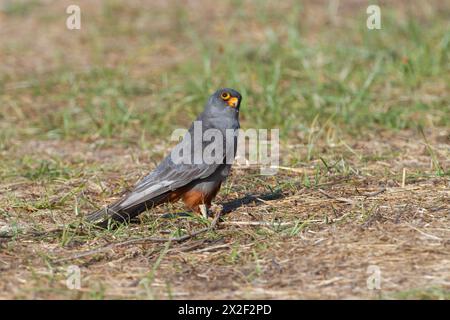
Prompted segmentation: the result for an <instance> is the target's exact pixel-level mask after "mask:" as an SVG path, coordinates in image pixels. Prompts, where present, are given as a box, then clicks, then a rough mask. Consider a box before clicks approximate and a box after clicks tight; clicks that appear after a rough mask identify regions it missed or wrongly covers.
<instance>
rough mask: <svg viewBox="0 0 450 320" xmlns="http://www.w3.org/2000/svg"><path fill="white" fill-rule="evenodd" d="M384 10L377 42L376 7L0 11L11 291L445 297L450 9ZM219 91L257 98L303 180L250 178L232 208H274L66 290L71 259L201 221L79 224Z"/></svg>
mask: <svg viewBox="0 0 450 320" xmlns="http://www.w3.org/2000/svg"><path fill="white" fill-rule="evenodd" d="M376 3H378V4H379V5H380V7H381V15H382V21H381V23H382V29H381V30H368V29H367V27H366V20H367V16H368V15H367V14H366V9H367V6H368V5H369V4H374V1H360V0H345V1H344V0H341V1H338V0H329V1H325V0H321V1H313V0H303V1H293V0H291V1H282V2H277V1H267V0H265V1H264V0H259V1H258V0H253V1H239V0H234V1H228V2H224V1H221V2H219V1H196V0H191V1H174V0H171V1H163V0H155V1H138V0H130V1H126V2H125V1H118V0H113V1H98V0H94V1H92V0H82V1H76V3H74V1H66V0H63V1H53V0H29V1H24V0H18V1H13V0H0V235H1V232H4V230H8V232H9V231H12V233H13V238H11V239H6V240H4V242H1V241H0V249H1V248H6V250H0V262H1V264H0V297H15V298H17V297H19V298H23V297H26V298H31V299H35V298H49V297H52V298H53V297H58V298H59V297H70V298H80V297H82V298H86V297H87V298H104V297H113V298H117V297H119V298H121V297H132V298H136V297H138V298H139V297H141V298H142V297H144V298H154V297H168V298H172V297H173V296H174V297H189V298H193V297H194V298H199V297H200V298H203V299H205V298H207V299H209V298H211V297H219V298H230V297H244V298H252V297H253V298H261V297H262V298H267V297H269V298H286V297H288V298H293V297H295V298H299V297H300V298H313V299H317V298H324V297H328V298H355V297H356V298H380V297H381V298H385V297H391V296H392V297H399V298H439V299H445V298H448V297H449V290H448V279H449V274H450V271H449V269H448V265H449V264H448V263H447V264H446V263H445V261H449V259H450V258H449V254H448V250H446V246H448V230H449V227H448V226H449V215H448V212H449V203H448V190H449V189H448V181H449V179H448V177H449V176H450V171H449V170H450V156H449V152H450V148H449V146H450V135H449V133H450V132H449V127H450V126H449V124H450V123H449V122H450V121H449V119H450V103H449V101H450V99H449V85H450V64H449V52H450V50H449V49H450V20H449V17H450V3H449V2H448V1H438V0H433V1H419V0H414V1H406V0H401V1H394V0H392V1H376ZM72 4H77V5H79V6H80V8H81V30H68V29H67V28H66V18H67V17H68V14H66V8H67V6H69V5H72ZM222 86H229V87H233V88H235V89H237V90H239V91H240V92H241V93H242V94H243V96H244V101H243V105H242V112H241V124H242V127H243V128H279V129H280V134H281V136H280V138H281V140H280V142H281V143H282V145H281V162H282V164H283V165H284V166H286V167H287V168H284V169H283V170H280V171H279V172H278V174H277V175H275V176H265V177H264V176H260V175H259V174H258V173H257V172H256V171H255V170H247V169H246V168H241V167H238V166H235V167H234V170H233V174H232V175H231V176H230V178H229V179H228V180H227V183H226V184H225V185H224V186H223V187H222V189H221V191H220V193H219V195H218V198H217V199H216V203H218V204H227V203H229V202H237V203H239V202H240V201H241V200H242V199H244V198H245V196H247V195H252V196H253V197H254V199H258V201H259V200H260V198H261V199H263V200H261V201H260V202H258V201H256V200H255V201H250V202H249V203H247V204H243V205H242V206H240V207H238V208H235V209H234V210H233V211H232V212H230V213H229V214H228V215H227V216H226V217H225V221H224V222H223V224H222V223H221V228H220V230H218V231H217V232H211V234H208V235H207V236H206V235H205V238H203V237H199V239H196V240H193V242H194V245H193V246H192V247H189V248H187V247H188V246H191V244H192V242H191V243H187V244H186V247H183V248H185V249H186V248H187V249H186V250H184V249H183V250H180V252H178V253H177V248H180V247H179V246H178V245H177V246H175V245H174V247H173V248H171V249H170V252H169V253H168V252H167V251H166V249H167V248H168V247H165V245H164V246H163V247H164V248H165V249H163V247H161V246H159V245H157V244H155V245H151V244H147V245H145V246H144V245H142V246H141V245H138V246H132V247H131V246H130V247H129V248H122V249H120V250H119V249H118V250H116V249H114V250H113V251H115V252H108V253H107V254H105V255H103V258H105V259H102V258H101V257H92V258H93V259H92V260H91V259H90V257H87V258H86V259H87V260H86V261H85V262H83V263H82V269H83V274H88V275H89V276H88V277H86V278H83V290H81V291H74V290H67V288H66V287H65V284H66V282H65V280H66V278H65V277H66V270H65V269H58V265H55V263H54V259H55V258H61V257H64V256H66V254H69V252H73V251H78V252H80V250H81V251H82V250H88V249H91V248H93V247H95V246H97V245H99V246H100V245H107V244H111V243H113V242H115V241H120V240H128V239H131V238H136V237H144V236H156V235H158V236H164V237H166V236H168V234H167V232H173V234H174V235H182V234H187V233H190V232H191V231H192V230H194V229H195V228H196V227H197V226H198V224H201V225H203V222H198V221H196V219H195V218H193V219H192V220H191V219H189V220H185V219H179V220H178V219H175V220H173V221H172V220H171V219H161V218H160V216H161V215H162V214H163V213H167V212H168V211H169V212H176V211H178V209H179V210H180V211H181V210H185V208H183V207H182V206H178V204H174V205H170V206H167V207H160V208H156V209H155V210H151V211H149V212H147V213H146V214H143V215H142V223H140V224H133V225H126V226H122V227H121V228H118V229H117V230H88V231H87V234H84V233H83V234H77V233H76V231H75V232H73V231H71V230H70V229H69V228H68V227H67V226H68V224H69V223H72V222H74V220H75V219H80V218H81V216H82V215H83V214H85V213H87V212H89V211H91V210H93V208H98V207H99V206H102V205H104V204H107V203H110V202H111V201H112V198H115V197H118V195H120V193H122V192H123V191H124V190H127V189H128V188H129V187H130V186H132V185H133V184H134V183H135V182H136V180H138V179H139V177H142V176H144V175H145V174H147V173H148V171H149V170H150V169H151V168H152V167H153V166H154V165H155V164H156V163H157V162H158V160H159V159H160V157H162V156H163V155H164V154H167V150H168V146H169V145H170V144H171V142H170V141H169V137H170V134H171V133H172V130H173V129H175V128H180V127H181V128H185V127H187V126H188V125H189V124H190V122H191V121H192V120H193V119H194V118H195V117H196V115H197V114H198V113H199V112H200V111H201V110H202V108H203V104H204V103H205V101H206V99H207V97H208V96H209V95H210V94H211V93H212V92H213V91H214V90H215V89H216V88H217V87H222ZM286 169H287V170H286ZM380 190H381V191H380ZM383 190H384V192H383ZM279 191H281V192H282V193H283V197H284V198H281V199H273V198H267V199H269V200H264V199H266V198H263V196H264V195H267V194H269V195H273V194H275V193H277V192H279ZM270 199H272V200H270ZM350 204H351V205H350ZM233 222H234V223H237V224H236V225H233V224H232V223H233ZM246 222H249V223H250V224H245V223H246ZM260 222H261V223H263V224H262V225H261V226H259V225H258V223H260ZM227 223H228V224H227ZM239 223H240V224H239ZM242 223H243V224H242ZM251 223H256V225H252V224H251ZM264 223H267V225H265V224H264ZM281 223H286V224H287V225H285V226H284V227H282V225H281ZM59 226H62V227H63V228H64V232H63V233H62V234H58V233H55V234H53V235H49V234H47V233H46V232H44V233H41V234H43V235H44V236H43V237H42V238H41V237H39V236H38V237H36V238H35V239H32V240H28V239H27V240H26V241H24V240H23V238H22V237H23V236H27V235H28V231H27V230H37V231H39V232H40V231H48V230H52V229H54V228H55V227H59ZM16 237H17V238H16ZM0 240H3V239H0ZM216 241H217V242H216ZM222 242H223V243H222ZM195 243H197V244H198V245H199V247H198V248H199V251H196V249H195V248H196V247H195V246H196V244H195ZM215 244H217V247H215ZM180 245H181V246H183V244H180ZM211 245H212V246H213V248H215V249H214V251H211V252H207V251H202V250H209V249H211V247H209V246H211ZM200 248H202V249H201V250H200ZM216 249H217V251H216ZM160 253H161V255H159V254H160ZM166 253H168V254H167V255H166V256H165V254H166ZM207 253H208V254H207ZM209 253H211V254H209ZM163 258H164V259H163ZM67 263H73V262H72V261H67ZM159 263H162V265H161V267H160V269H161V270H160V272H156V269H157V268H158V266H159ZM367 264H368V265H373V264H376V265H380V267H382V268H383V284H382V286H383V291H382V292H381V291H376V292H375V291H374V292H372V291H368V290H367V288H366V283H367V282H366V278H367V272H366V267H367V266H366V265H367ZM58 270H59V271H58ZM149 270H152V271H151V272H150V273H149ZM180 270H184V271H183V273H180V272H181V271H180ZM180 274H181V275H182V276H180ZM200 275H202V277H200ZM145 279H146V280H147V282H143V280H145ZM205 279H208V281H205ZM153 281H154V283H153ZM142 284H144V286H142ZM142 287H144V289H145V290H143V288H142ZM152 290H154V291H152ZM166 291H167V292H166Z"/></svg>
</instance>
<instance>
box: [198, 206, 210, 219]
mask: <svg viewBox="0 0 450 320" xmlns="http://www.w3.org/2000/svg"><path fill="white" fill-rule="evenodd" d="M199 208H200V212H201V213H202V216H203V218H205V219H208V208H207V207H206V205H204V204H200V205H199Z"/></svg>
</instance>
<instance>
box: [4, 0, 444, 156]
mask: <svg viewBox="0 0 450 320" xmlns="http://www.w3.org/2000/svg"><path fill="white" fill-rule="evenodd" d="M378 3H379V5H380V6H381V13H382V29H381V30H368V29H367V28H366V19H367V14H366V8H367V6H368V4H372V2H370V3H369V2H367V1H356V0H351V1H335V0H330V1H284V2H283V3H278V2H274V1H238V0H235V1H230V2H227V3H216V2H214V3H213V2H207V1H189V2H180V1H127V2H122V1H78V2H77V4H78V5H79V6H80V8H81V21H82V22H81V30H68V29H67V28H66V27H65V20H66V18H67V16H68V15H67V14H66V13H65V8H66V7H67V6H68V5H69V4H72V2H71V1H44V0H31V1H23V0H22V1H9V0H7V1H2V6H1V11H0V18H1V19H0V23H1V24H0V61H1V64H0V92H1V95H0V105H1V113H0V129H1V130H0V148H2V149H7V148H8V147H9V146H10V145H12V144H14V143H15V141H17V139H21V140H27V139H63V140H65V139H68V140H79V139H81V140H92V139H97V138H99V137H101V138H103V139H104V141H105V143H107V144H108V143H109V142H112V141H113V142H114V143H123V144H138V145H139V144H141V145H142V146H143V147H149V144H148V143H149V142H154V141H155V140H156V139H161V140H166V138H167V136H168V135H169V134H170V133H171V131H172V130H173V129H174V128H177V127H185V126H187V125H188V124H189V123H190V121H191V120H192V119H193V118H194V117H195V115H196V114H197V113H198V112H199V111H200V110H202V107H203V104H204V102H205V100H206V97H207V96H208V95H209V94H210V93H211V92H212V91H214V90H215V89H216V88H217V87H220V86H230V87H233V88H236V89H238V90H239V91H241V92H242V94H243V95H244V99H245V100H244V105H243V107H242V118H243V119H242V125H243V127H244V128H250V127H255V128H280V130H281V138H282V140H283V142H285V143H295V142H296V141H302V140H303V139H305V137H307V136H308V134H309V133H310V129H311V126H312V125H314V126H318V127H320V128H323V129H325V130H329V129H331V130H333V131H334V132H337V134H343V135H348V134H350V135H352V136H355V137H357V136H358V135H360V134H364V132H368V131H371V132H375V131H376V130H378V129H381V130H385V129H387V130H402V129H408V128H417V127H418V126H422V127H424V128H426V129H427V128H435V127H448V125H449V118H450V115H449V114H450V112H449V111H450V108H449V96H448V92H449V83H450V72H449V71H450V67H449V52H450V50H449V49H450V31H449V19H448V18H449V16H450V4H449V3H448V2H447V3H446V2H445V1H380V2H378Z"/></svg>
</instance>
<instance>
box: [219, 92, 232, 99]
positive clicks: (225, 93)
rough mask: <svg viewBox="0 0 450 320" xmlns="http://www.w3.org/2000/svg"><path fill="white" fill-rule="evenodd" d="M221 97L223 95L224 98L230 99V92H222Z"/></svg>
mask: <svg viewBox="0 0 450 320" xmlns="http://www.w3.org/2000/svg"><path fill="white" fill-rule="evenodd" d="M220 97H221V98H222V99H223V100H228V99H230V94H229V93H228V92H222V94H221V95H220Z"/></svg>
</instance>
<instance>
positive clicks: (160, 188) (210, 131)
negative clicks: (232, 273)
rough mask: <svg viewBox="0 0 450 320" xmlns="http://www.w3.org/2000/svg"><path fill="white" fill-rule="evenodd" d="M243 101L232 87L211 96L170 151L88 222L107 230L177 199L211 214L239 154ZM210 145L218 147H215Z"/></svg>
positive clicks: (89, 216)
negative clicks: (216, 198)
mask: <svg viewBox="0 0 450 320" xmlns="http://www.w3.org/2000/svg"><path fill="white" fill-rule="evenodd" d="M241 101H242V96H241V94H240V93H239V92H237V91H236V90H234V89H230V88H223V89H219V90H217V91H216V92H215V93H213V94H212V95H211V96H210V97H209V99H208V101H207V103H206V105H205V108H204V111H203V112H202V113H201V114H200V115H199V116H198V117H197V119H196V121H194V122H193V123H192V125H191V127H190V128H189V130H188V131H187V133H186V134H185V136H184V137H183V139H182V140H181V141H180V142H179V143H178V145H177V146H175V148H174V149H173V150H172V152H171V153H170V154H169V155H168V156H167V157H166V158H164V159H163V160H162V161H161V163H160V164H159V165H158V166H157V167H156V168H155V169H154V170H153V171H152V172H150V174H148V175H147V176H146V177H144V178H143V179H142V180H141V181H139V182H138V183H137V184H136V185H135V187H134V188H133V189H132V190H131V191H130V192H129V193H128V194H126V195H125V196H124V197H123V198H122V199H120V200H119V201H117V202H115V203H113V204H111V205H109V206H107V207H105V208H102V209H100V210H98V211H95V212H93V213H91V214H89V215H87V216H86V220H87V221H89V222H91V223H96V224H98V225H103V226H106V225H107V223H108V221H109V220H114V221H120V222H128V221H129V220H130V219H132V218H134V217H136V216H137V215H139V214H140V213H142V212H144V211H146V210H148V209H151V208H154V207H156V206H158V205H160V204H163V203H167V202H175V201H178V200H179V199H182V200H183V201H184V203H185V205H186V206H187V207H188V208H189V209H191V210H193V211H195V212H198V213H199V212H201V213H202V214H203V216H207V213H208V209H209V208H210V206H211V201H212V200H213V199H214V198H215V196H216V195H217V193H218V192H219V190H220V187H221V185H222V183H223V181H225V179H226V178H227V177H228V175H229V174H230V171H231V165H232V162H233V160H234V158H235V156H236V149H237V132H238V129H239V128H240V124H239V107H240V104H241ZM199 128H200V129H201V130H199ZM199 135H200V137H199ZM206 136H208V137H209V139H208V138H206V139H205V137H206ZM213 138H214V139H213ZM212 143H216V144H214V145H213V147H211V145H212ZM208 148H209V149H208ZM207 150H212V151H211V152H210V154H211V155H210V156H209V157H205V151H207ZM180 151H182V152H180ZM208 154H209V153H208ZM180 159H181V160H180ZM212 159H213V161H212Z"/></svg>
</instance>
